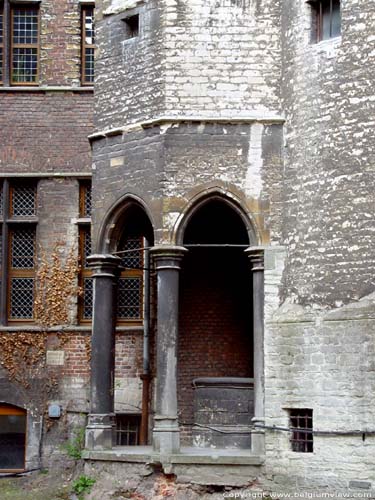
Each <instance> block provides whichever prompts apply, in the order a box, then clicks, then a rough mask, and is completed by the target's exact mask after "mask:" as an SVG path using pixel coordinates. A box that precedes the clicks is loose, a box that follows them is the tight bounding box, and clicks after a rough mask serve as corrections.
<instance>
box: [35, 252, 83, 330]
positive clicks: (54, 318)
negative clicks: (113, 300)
mask: <svg viewBox="0 0 375 500" xmlns="http://www.w3.org/2000/svg"><path fill="white" fill-rule="evenodd" d="M62 250H63V245H62V244H61V243H57V244H56V245H55V247H54V250H53V252H52V254H51V256H50V258H47V256H46V253H45V252H43V251H42V252H40V259H39V265H38V270H37V273H36V290H35V301H34V317H35V321H36V322H37V323H38V324H39V325H41V326H43V327H46V328H48V327H51V326H56V325H64V324H67V323H69V309H70V306H71V304H72V301H73V300H74V299H75V297H77V295H78V294H79V293H81V290H80V288H79V287H78V285H77V273H78V271H79V266H78V265H77V258H76V252H75V250H74V249H71V250H70V252H69V253H68V255H67V256H66V257H65V258H64V257H63V255H62V254H63V252H62Z"/></svg>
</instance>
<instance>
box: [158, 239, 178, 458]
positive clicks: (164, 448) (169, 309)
mask: <svg viewBox="0 0 375 500" xmlns="http://www.w3.org/2000/svg"><path fill="white" fill-rule="evenodd" d="M186 251H187V250H186V249H185V248H183V247H174V246H160V247H154V248H153V249H152V255H153V258H154V262H155V267H156V271H157V284H158V290H157V359H156V362H157V384H156V408H155V410H156V415H155V418H154V432H153V444H154V448H155V450H157V451H160V453H176V452H177V451H178V450H179V446H180V441H179V427H178V419H177V342H178V288H179V271H180V262H181V259H182V257H183V255H184V253H185V252H186Z"/></svg>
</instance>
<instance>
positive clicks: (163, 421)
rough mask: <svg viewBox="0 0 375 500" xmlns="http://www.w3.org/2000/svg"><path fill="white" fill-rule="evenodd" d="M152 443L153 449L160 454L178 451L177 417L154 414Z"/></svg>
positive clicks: (178, 431)
mask: <svg viewBox="0 0 375 500" xmlns="http://www.w3.org/2000/svg"><path fill="white" fill-rule="evenodd" d="M152 443H153V448H154V451H156V452H158V453H160V454H161V455H164V454H165V455H169V454H174V453H179V451H180V428H179V426H178V420H177V417H165V416H163V415H155V417H154V429H153V431H152Z"/></svg>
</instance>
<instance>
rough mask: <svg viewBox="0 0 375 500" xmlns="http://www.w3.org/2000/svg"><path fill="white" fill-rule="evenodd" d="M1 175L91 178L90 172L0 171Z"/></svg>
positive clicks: (1, 176) (0, 176)
mask: <svg viewBox="0 0 375 500" xmlns="http://www.w3.org/2000/svg"><path fill="white" fill-rule="evenodd" d="M3 177H27V178H31V177H33V178H34V177H35V178H36V177H37V178H41V177H42V178H50V177H54V178H55V177H73V178H76V177H79V178H80V179H83V178H87V179H91V177H92V174H91V172H19V173H17V172H1V173H0V178H3Z"/></svg>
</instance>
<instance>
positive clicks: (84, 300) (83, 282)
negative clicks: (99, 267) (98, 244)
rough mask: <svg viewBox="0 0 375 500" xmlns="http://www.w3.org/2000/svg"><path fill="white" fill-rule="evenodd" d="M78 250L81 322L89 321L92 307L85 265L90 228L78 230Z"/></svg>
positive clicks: (91, 293)
mask: <svg viewBox="0 0 375 500" xmlns="http://www.w3.org/2000/svg"><path fill="white" fill-rule="evenodd" d="M79 233H80V234H79V248H80V269H81V272H80V287H81V297H80V305H79V316H80V320H81V321H91V319H92V305H93V279H92V277H91V269H90V268H89V267H88V265H87V257H88V256H89V255H91V234H90V226H89V225H86V226H81V227H80V229H79Z"/></svg>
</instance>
